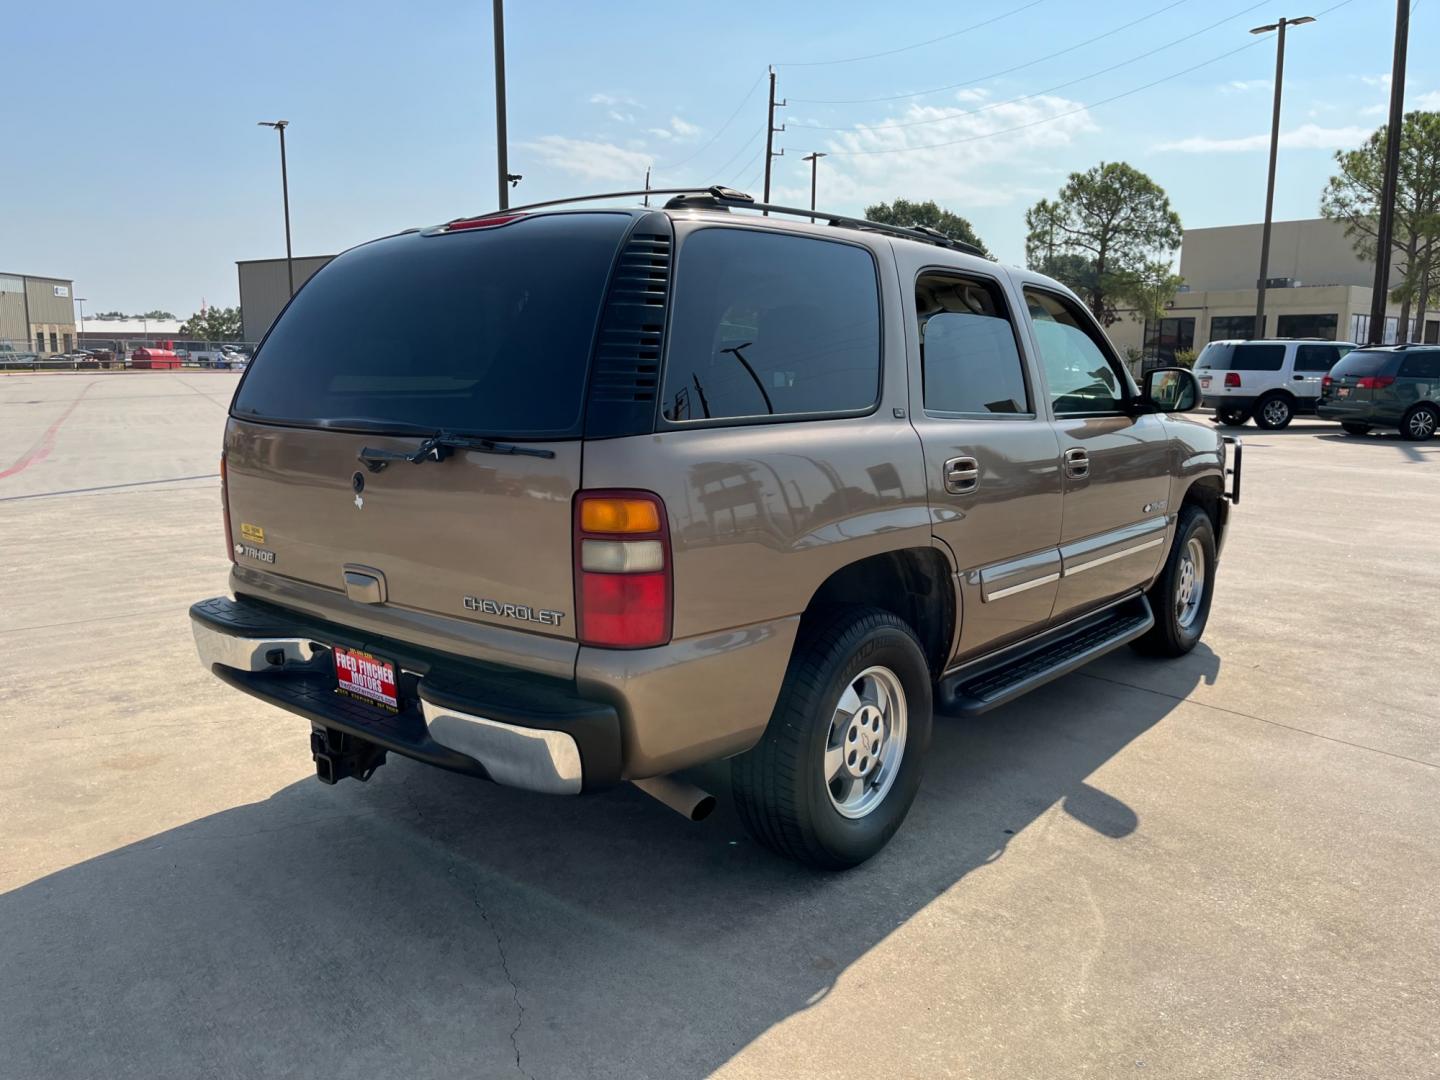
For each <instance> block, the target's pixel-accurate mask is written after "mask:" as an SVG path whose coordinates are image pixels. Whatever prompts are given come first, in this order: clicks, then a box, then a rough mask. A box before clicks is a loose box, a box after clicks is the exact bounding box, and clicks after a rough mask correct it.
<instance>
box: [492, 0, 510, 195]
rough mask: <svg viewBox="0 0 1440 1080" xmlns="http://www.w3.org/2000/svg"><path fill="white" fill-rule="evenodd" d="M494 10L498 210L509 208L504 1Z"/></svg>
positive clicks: (496, 0)
mask: <svg viewBox="0 0 1440 1080" xmlns="http://www.w3.org/2000/svg"><path fill="white" fill-rule="evenodd" d="M494 10H495V173H496V176H497V178H498V180H499V184H498V186H499V189H500V209H501V210H506V209H508V208H509V206H510V187H509V184H510V162H509V159H508V153H507V151H506V146H505V144H506V134H505V0H494Z"/></svg>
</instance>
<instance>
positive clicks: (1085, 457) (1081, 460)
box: [1065, 446, 1090, 480]
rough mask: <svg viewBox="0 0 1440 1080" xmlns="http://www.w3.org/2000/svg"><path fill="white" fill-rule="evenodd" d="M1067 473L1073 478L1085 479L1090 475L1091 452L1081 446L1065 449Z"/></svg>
mask: <svg viewBox="0 0 1440 1080" xmlns="http://www.w3.org/2000/svg"><path fill="white" fill-rule="evenodd" d="M1065 475H1066V476H1068V477H1069V478H1070V479H1071V480H1083V479H1084V478H1085V477H1087V476H1089V475H1090V453H1089V451H1087V450H1082V449H1081V448H1080V447H1078V446H1075V447H1071V448H1070V449H1069V450H1066V451H1065Z"/></svg>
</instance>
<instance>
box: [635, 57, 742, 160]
mask: <svg viewBox="0 0 1440 1080" xmlns="http://www.w3.org/2000/svg"><path fill="white" fill-rule="evenodd" d="M766 74H767V73H766V72H763V71H762V72H761V73H760V75H759V77H758V78H756V80H755V81H754V82H753V83H751V84H750V89H749V90H746V91H745V96H744V97H742V98H741V99H740V104H739V105H736V106H735V111H734V112H733V113H731V114H730V116H729V118H728V119H727V120H726V121H725V122H724V123H723V124H721V125H720V126H719V127H718V128H716V129H715V134H714V135H712V136H710V141H709V142H707V143H706V144H705V145H704V146H702V147H700V148H699V149H698V150H696V151H695V152H694V153H693V154H690V155H689V156H688V157H683V158H681V159H680V160H679V161H671V162H668V163H666V164H664V165H657V166H655V167H656V168H657V169H677V168H679V167H680V166H681V165H686V164H689V163H690V162H692V161H694V160H695V159H696V158H697V157H699V156H700V155H701V154H703V153H704V152H705V151H706V150H709V149H710V147H712V146H714V145H715V141H716V140H717V139H719V138H720V136H721V135H723V134H725V129H726V128H728V127H729V126H730V125H731V124H732V123H734V122H735V118H736V117H737V116H739V115H740V110H741V109H743V108H745V105H746V104H747V103H748V102H749V100H750V95H751V94H753V93H755V88H756V87H757V86H759V85H760V83H761V82H763V81H764V79H765V75H766Z"/></svg>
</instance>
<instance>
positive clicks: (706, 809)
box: [630, 776, 715, 821]
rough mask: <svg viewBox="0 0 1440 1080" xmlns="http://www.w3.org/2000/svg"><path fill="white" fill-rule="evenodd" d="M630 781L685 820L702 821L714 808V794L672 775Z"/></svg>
mask: <svg viewBox="0 0 1440 1080" xmlns="http://www.w3.org/2000/svg"><path fill="white" fill-rule="evenodd" d="M630 782H631V783H632V784H634V785H635V786H636V787H637V788H639V789H640V790H641V791H643V792H645V794H646V795H649V796H650V797H651V798H652V799H656V800H658V801H660V802H662V803H664V804H665V805H666V806H668V807H669V808H670V809H671V810H674V811H675V812H676V813H677V814H679V815H680V816H681V817H683V818H685V819H686V820H687V821H704V820H705V819H706V818H707V817H709V816H710V811H711V810H714V809H715V796H714V795H711V794H710V793H709V792H708V791H701V790H700V789H699V788H698V787H696V786H695V785H694V784H687V783H686V782H685V781H684V780H677V779H675V777H673V776H651V777H648V778H647V779H645V780H632V781H630Z"/></svg>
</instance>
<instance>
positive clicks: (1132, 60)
mask: <svg viewBox="0 0 1440 1080" xmlns="http://www.w3.org/2000/svg"><path fill="white" fill-rule="evenodd" d="M1268 3H1270V0H1260V3H1258V4H1255V5H1253V6H1252V7H1248V8H1246V9H1245V10H1244V11H1237V12H1236V13H1235V14H1234V15H1228V16H1226V17H1225V18H1224V19H1221V20H1220V22H1216V23H1211V24H1210V25H1209V26H1206V27H1202V28H1201V29H1199V30H1196V31H1194V32H1192V33H1189V34H1186V35H1185V36H1184V37H1178V38H1176V39H1175V40H1174V41H1167V42H1165V44H1163V45H1157V46H1155V47H1154V48H1151V49H1146V50H1145V51H1144V52H1141V53H1136V54H1135V55H1134V56H1131V57H1129V58H1127V59H1125V60H1120V61H1117V62H1116V63H1114V64H1111V65H1110V66H1109V67H1103V68H1100V69H1099V70H1097V71H1092V72H1090V73H1089V74H1086V75H1080V76H1078V77H1076V78H1074V79H1067V80H1066V81H1065V82H1062V83H1056V84H1055V85H1054V86H1047V87H1046V88H1045V89H1044V90H1033V91H1031V92H1030V93H1028V94H1021V95H1020V96H1018V97H1013V98H1007V99H1006V100H1004V101H992V102H990V103H988V104H986V105H982V106H980V108H978V109H966V110H964V111H963V112H952V113H947V114H945V115H944V116H932V117H930V118H929V119H926V120H906V121H902V122H899V123H894V124H867V125H865V127H866V130H868V131H887V130H889V129H890V128H908V127H923V126H924V125H926V124H940V123H944V122H945V121H946V120H953V119H955V118H956V117H960V116H974V115H975V114H977V113H982V112H989V111H990V110H991V109H998V108H1001V107H1003V106H1005V105H1014V104H1015V103H1016V102H1020V101H1028V100H1029V99H1030V98H1035V97H1041V96H1043V95H1045V94H1051V93H1054V92H1055V91H1056V90H1064V89H1065V88H1066V87H1067V86H1074V85H1075V84H1077V83H1082V82H1089V81H1090V80H1091V79H1095V78H1099V77H1100V76H1101V75H1108V74H1109V73H1110V72H1112V71H1116V70H1118V69H1120V68H1122V67H1128V66H1129V65H1130V64H1136V63H1139V62H1140V61H1142V60H1148V59H1149V58H1150V57H1152V56H1154V55H1155V54H1156V53H1158V52H1163V51H1164V50H1166V49H1169V48H1173V47H1174V46H1176V45H1180V44H1182V43H1184V42H1186V41H1189V40H1190V39H1191V38H1193V37H1198V36H1199V35H1201V34H1203V33H1205V32H1207V31H1209V30H1213V29H1215V27H1217V26H1219V25H1220V23H1225V22H1229V21H1231V20H1233V19H1238V18H1239V17H1240V16H1241V15H1244V14H1246V13H1247V12H1250V11H1253V10H1254V9H1255V8H1257V7H1264V6H1265V5H1266V4H1268ZM794 126H795V127H797V128H808V129H810V130H812V131H852V130H854V128H855V127H856V126H857V125H855V124H846V125H844V126H837V125H830V124H795V125H794Z"/></svg>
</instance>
